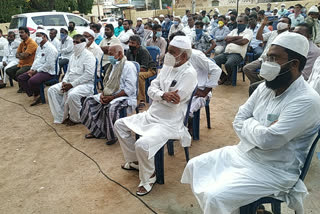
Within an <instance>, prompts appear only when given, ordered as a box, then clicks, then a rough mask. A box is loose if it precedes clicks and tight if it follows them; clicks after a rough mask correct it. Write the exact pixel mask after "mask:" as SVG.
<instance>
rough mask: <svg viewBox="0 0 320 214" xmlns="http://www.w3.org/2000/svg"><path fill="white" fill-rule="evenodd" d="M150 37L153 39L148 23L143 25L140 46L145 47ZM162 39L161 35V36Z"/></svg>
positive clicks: (150, 26)
mask: <svg viewBox="0 0 320 214" xmlns="http://www.w3.org/2000/svg"><path fill="white" fill-rule="evenodd" d="M162 33H163V32H162ZM152 37H153V31H152V25H151V24H150V23H146V24H145V25H144V33H143V39H142V40H141V45H142V46H144V47H146V46H147V41H148V40H149V39H151V38H152ZM162 37H163V34H162Z"/></svg>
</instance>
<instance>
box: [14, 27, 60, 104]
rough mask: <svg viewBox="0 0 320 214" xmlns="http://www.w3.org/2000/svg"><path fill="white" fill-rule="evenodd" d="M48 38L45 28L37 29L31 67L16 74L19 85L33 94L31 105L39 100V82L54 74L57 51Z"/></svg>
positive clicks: (29, 93)
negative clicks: (34, 56)
mask: <svg viewBox="0 0 320 214" xmlns="http://www.w3.org/2000/svg"><path fill="white" fill-rule="evenodd" d="M48 40H49V37H48V35H47V33H46V31H45V30H37V32H36V42H37V44H38V45H39V46H38V49H37V52H36V58H35V60H34V62H33V64H32V66H31V69H30V70H29V71H27V72H26V73H23V74H21V75H20V76H18V81H19V85H20V87H22V89H23V90H24V91H25V92H26V93H27V95H28V96H29V97H31V96H33V98H34V99H33V103H32V104H31V106H34V105H37V104H39V103H40V102H41V98H40V85H41V83H43V82H45V81H47V80H50V79H52V78H53V77H54V75H55V74H56V71H55V68H56V60H57V57H58V51H57V49H56V48H55V47H54V45H53V44H52V43H51V42H49V41H48Z"/></svg>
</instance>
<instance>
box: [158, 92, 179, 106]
mask: <svg viewBox="0 0 320 214" xmlns="http://www.w3.org/2000/svg"><path fill="white" fill-rule="evenodd" d="M162 98H163V99H164V100H165V101H167V102H169V103H173V104H179V103H180V96H179V94H178V90H176V91H171V92H166V93H164V94H163V96H162Z"/></svg>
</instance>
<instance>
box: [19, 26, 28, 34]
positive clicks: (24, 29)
mask: <svg viewBox="0 0 320 214" xmlns="http://www.w3.org/2000/svg"><path fill="white" fill-rule="evenodd" d="M20 30H23V31H24V32H25V33H26V34H28V35H29V36H30V31H29V29H28V28H27V27H19V31H20Z"/></svg>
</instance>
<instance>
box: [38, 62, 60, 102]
mask: <svg viewBox="0 0 320 214" xmlns="http://www.w3.org/2000/svg"><path fill="white" fill-rule="evenodd" d="M58 60H59V58H57V59H56V65H55V75H54V76H53V77H52V79H50V80H48V81H45V82H42V83H41V84H40V98H41V103H42V104H45V103H46V96H45V94H44V87H45V86H46V85H54V84H56V83H58V82H59V74H58V67H59V66H58Z"/></svg>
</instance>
